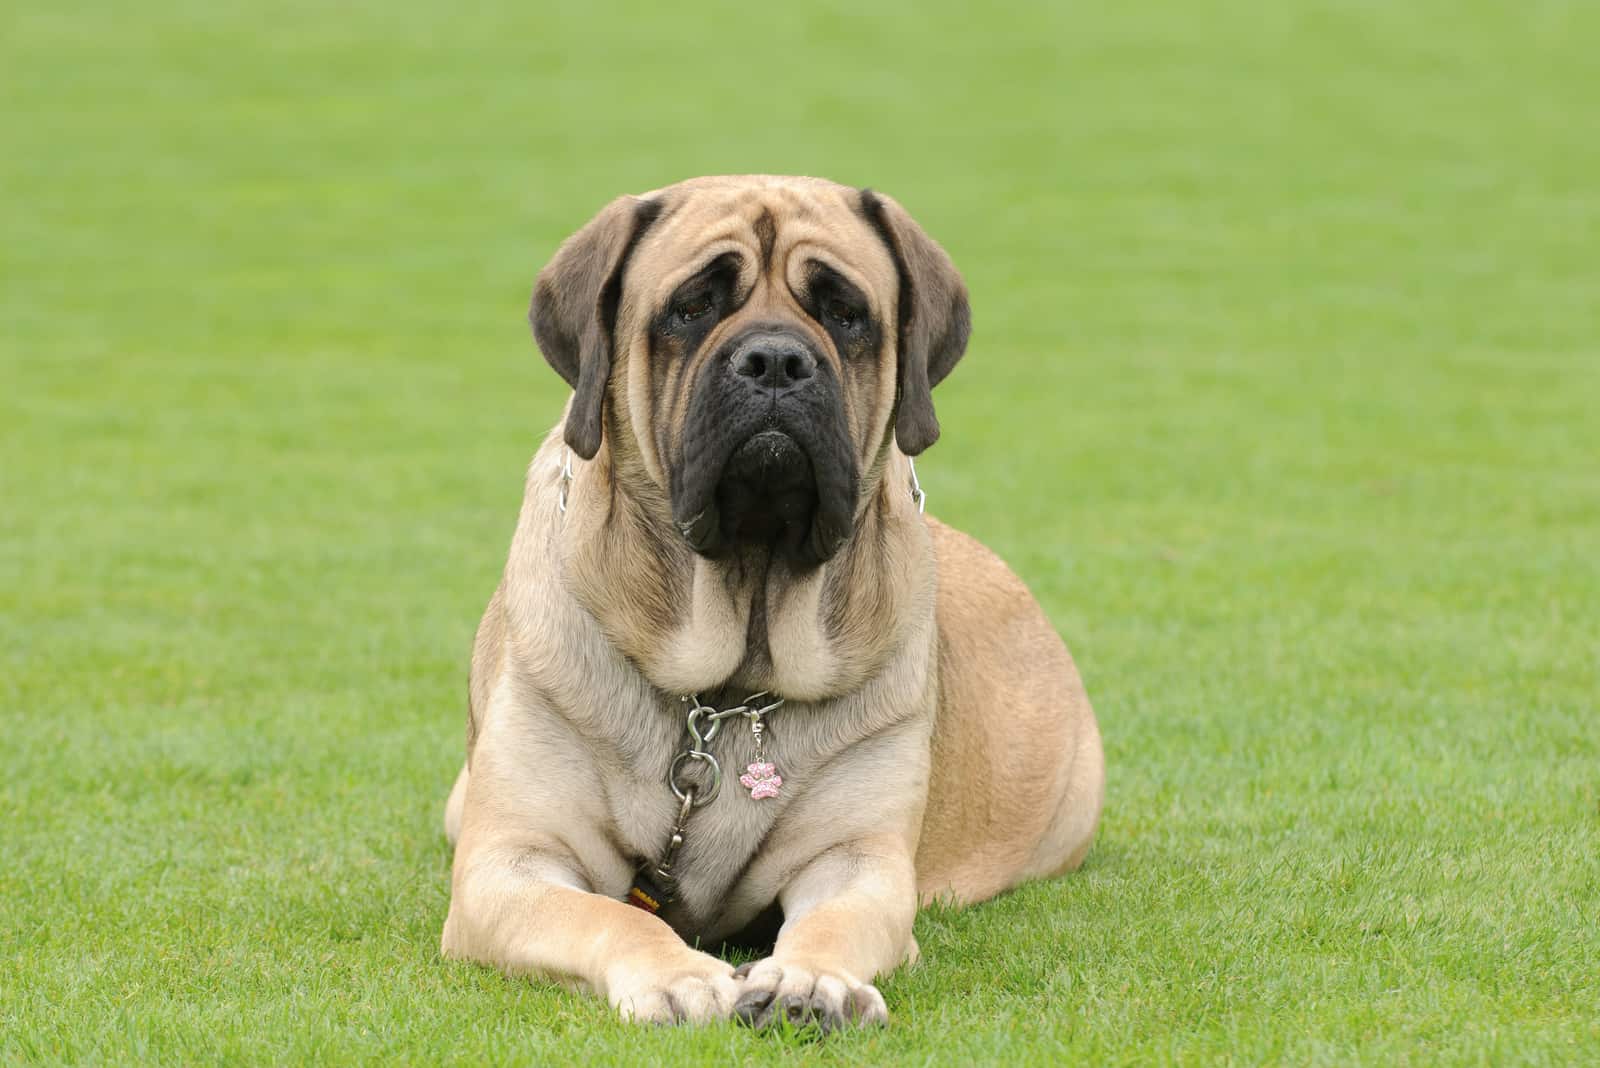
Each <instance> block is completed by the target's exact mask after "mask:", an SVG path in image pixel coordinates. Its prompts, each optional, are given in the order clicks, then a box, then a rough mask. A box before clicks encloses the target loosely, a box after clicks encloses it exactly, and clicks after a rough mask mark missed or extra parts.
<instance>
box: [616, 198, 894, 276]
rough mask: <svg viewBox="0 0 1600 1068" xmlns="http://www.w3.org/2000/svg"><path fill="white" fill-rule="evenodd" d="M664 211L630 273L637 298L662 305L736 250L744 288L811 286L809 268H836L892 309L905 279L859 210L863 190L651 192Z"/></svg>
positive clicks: (632, 262) (641, 244) (635, 256)
mask: <svg viewBox="0 0 1600 1068" xmlns="http://www.w3.org/2000/svg"><path fill="white" fill-rule="evenodd" d="M651 197H652V198H659V199H660V200H661V202H662V205H663V211H662V214H661V215H660V216H659V217H658V218H657V220H656V222H655V223H654V225H652V226H651V227H650V228H649V230H647V231H646V232H645V235H644V237H643V238H642V239H641V241H640V242H639V245H638V246H637V247H636V248H635V249H634V252H633V255H632V257H631V258H630V260H629V263H628V267H627V276H626V285H627V289H628V290H629V294H630V296H632V297H633V298H634V299H635V300H640V299H642V300H644V301H646V302H648V303H650V304H657V303H659V302H660V301H664V300H666V299H667V297H668V296H670V295H671V293H672V292H673V291H674V290H675V289H676V288H677V287H678V286H679V285H681V284H682V283H683V281H684V280H685V279H687V278H689V277H690V276H691V275H693V274H695V273H696V272H697V271H699V270H701V269H702V268H704V267H705V266H706V265H707V264H709V263H710V262H711V261H712V260H715V259H717V258H718V257H719V256H723V255H725V254H727V253H730V252H731V253H734V254H736V255H738V256H739V258H740V270H739V275H740V280H741V284H744V285H748V284H752V283H753V282H754V280H755V278H756V277H757V276H762V275H764V276H767V277H771V278H786V279H788V280H789V281H790V283H791V284H794V285H803V284H804V283H803V282H802V281H801V279H803V278H804V276H805V274H806V272H807V270H808V268H809V264H810V263H812V262H820V263H822V264H825V265H827V266H828V267H831V268H832V269H833V270H835V271H837V272H838V273H839V274H841V275H843V276H844V277H845V278H847V279H849V280H850V281H851V282H853V283H854V284H855V285H856V286H857V287H858V288H860V289H861V290H862V291H863V292H865V293H867V294H868V295H869V296H870V297H871V299H872V300H873V301H874V302H875V303H877V304H878V305H879V306H880V308H888V307H892V304H893V301H894V299H895V297H896V295H897V294H898V292H899V277H898V275H897V274H896V272H895V266H894V260H893V258H892V257H891V256H890V254H889V250H888V248H887V246H885V245H884V243H883V240H882V239H881V238H880V237H879V236H878V234H877V232H876V231H875V230H874V229H873V228H872V225H871V224H870V223H869V222H868V221H867V220H866V218H865V217H864V216H863V215H862V214H861V212H860V211H859V210H858V208H857V204H858V201H859V197H860V193H859V191H857V190H855V189H851V188H849V187H848V186H840V185H834V184H832V183H824V182H793V181H790V182H780V181H771V182H764V181H760V180H752V181H750V182H748V183H744V182H738V183H726V184H725V183H721V182H714V183H704V184H702V183H684V184H682V185H678V186H672V187H669V188H667V189H665V190H661V191H660V192H658V193H654V194H651Z"/></svg>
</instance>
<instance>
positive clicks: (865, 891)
mask: <svg viewBox="0 0 1600 1068" xmlns="http://www.w3.org/2000/svg"><path fill="white" fill-rule="evenodd" d="M778 900H779V903H780V904H781V905H782V906H783V913H784V923H783V928H782V930H780V931H779V932H778V944H777V945H776V947H774V949H773V952H772V956H770V957H768V958H767V959H766V960H762V961H757V962H755V963H754V964H748V965H745V966H744V967H742V968H740V969H739V972H738V975H739V977H740V987H741V989H740V994H739V1000H738V1003H737V1004H736V1005H735V1007H734V1012H735V1014H736V1015H737V1016H738V1017H739V1018H740V1019H741V1020H744V1021H745V1022H746V1023H750V1024H754V1025H755V1026H757V1027H762V1026H765V1025H766V1024H768V1023H771V1022H772V1021H774V1020H777V1019H779V1018H784V1019H788V1020H789V1021H790V1022H792V1023H796V1024H803V1023H806V1022H811V1021H814V1022H816V1023H817V1024H819V1025H820V1026H821V1027H822V1029H823V1030H825V1031H829V1030H834V1029H836V1028H839V1027H843V1026H844V1025H845V1024H847V1023H857V1024H866V1023H873V1024H883V1023H887V1022H888V1021H889V1010H888V1008H887V1007H886V1006H885V1005H884V1003H883V995H882V994H880V993H879V992H878V988H877V987H875V986H873V985H872V981H873V980H874V979H875V978H877V977H878V976H879V975H882V974H884V973H886V972H889V971H891V970H893V969H894V968H896V967H898V966H899V965H900V964H902V963H904V962H905V961H906V960H907V959H908V958H910V957H911V956H913V955H914V954H915V952H916V942H915V941H914V940H913V939H912V936H911V921H912V919H913V918H914V917H915V916H916V911H917V891H916V874H915V870H914V868H913V866H912V858H911V854H910V852H909V851H908V850H907V848H906V846H905V843H904V842H903V841H900V840H899V839H887V838H886V839H878V840H871V841H863V842H854V843H848V844H843V845H839V846H835V847H833V848H832V849H830V850H828V851H827V852H825V853H823V854H822V855H821V856H819V857H817V858H816V859H815V860H813V861H812V862H811V863H810V864H808V865H806V867H805V868H803V869H801V871H800V873H799V874H798V875H797V876H796V877H795V878H794V879H793V881H791V882H790V883H789V884H788V886H786V887H785V888H784V889H783V891H782V892H781V893H780V894H779V895H778Z"/></svg>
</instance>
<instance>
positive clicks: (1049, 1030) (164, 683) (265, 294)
mask: <svg viewBox="0 0 1600 1068" xmlns="http://www.w3.org/2000/svg"><path fill="white" fill-rule="evenodd" d="M867 7H871V8H872V9H873V10H874V11H882V14H866V13H864V9H866V8H867ZM271 8H272V9H271V10H268V5H234V4H221V5H219V4H213V3H199V2H192V3H188V4H181V3H170V2H163V3H160V4H157V5H153V6H152V5H145V6H139V7H133V6H128V5H111V4H100V5H95V4H81V5H79V4H44V3H39V2H25V3H24V4H23V5H22V6H20V7H18V6H15V5H12V6H8V7H7V8H6V10H5V12H4V14H3V15H0V70H3V71H4V73H3V74H0V135H3V136H0V183H3V184H0V324H3V333H0V709H3V721H0V739H3V740H0V758H3V765H0V770H3V778H0V816H3V819H4V830H3V832H0V834H3V838H0V845H3V849H0V1060H5V1061H11V1060H18V1059H20V1060H37V1061H42V1062H60V1061H102V1062H110V1063H126V1062H128V1061H133V1060H140V1061H163V1062H168V1063H205V1062H213V1061H216V1062H275V1063H284V1062H292V1061H316V1062H327V1063H332V1062H343V1061H353V1060H379V1061H393V1062H406V1063H416V1064H427V1063H434V1062H447V1061H448V1062H458V1063H463V1064H479V1063H507V1064H527V1063H563V1062H585V1061H587V1062H593V1063H629V1064H636V1063H650V1062H667V1063H686V1064H705V1065H722V1064H727V1063H729V1062H730V1061H731V1062H734V1063H748V1064H769V1063H771V1064H787V1063H796V1062H802V1061H813V1060H814V1061H817V1062H821V1063H835V1064H861V1063H881V1064H960V1063H968V1062H988V1063H996V1064H1005V1065H1012V1064H1049V1063H1083V1064H1107V1063H1138V1064H1146V1063H1161V1062H1167V1061H1172V1062H1184V1063H1204V1062H1228V1061H1232V1062H1237V1063H1262V1062H1278V1063H1348V1062H1365V1063H1372V1064H1392V1063H1401V1062H1411V1063H1419V1064H1420V1063H1434V1062H1454V1063H1507V1062H1527V1063H1552V1064H1557V1063H1577V1062H1582V1061H1594V1060H1596V1059H1600V989H1597V983H1600V980H1597V976H1600V707H1597V705H1600V414H1597V413H1600V80H1597V75H1596V69H1597V68H1596V65H1595V64H1596V60H1595V57H1596V55H1597V54H1600V9H1597V8H1596V7H1594V6H1593V5H1586V4H1581V3H1571V4H1564V3H1544V2H1531V3H1511V2H1506V3H1454V4H1447V3H1443V2H1442V0H1425V2H1419V3H1412V4H1390V3H1379V2H1375V0H1374V2H1369V3H1341V4H1333V3H1327V4H1307V3H1295V4H1288V5H1267V4H1261V3H1256V2H1245V0H1237V2H1215V0H1205V2H1199V3H1182V2H1179V0H1168V2H1165V3H1156V4H1135V5H1120V6H1118V5H1072V6H1069V5H1064V4H1060V5H1051V6H1049V7H1042V6H1041V7H1038V8H1019V9H1015V10H1012V11H1010V12H1001V11H999V10H997V9H983V10H981V11H978V10H974V11H973V12H971V13H967V12H966V10H965V9H966V5H951V6H949V7H948V8H943V7H937V6H933V5H930V4H925V3H918V4H909V3H908V4H904V5H900V6H899V7H898V9H896V10H890V8H889V6H888V5H860V4H824V5H822V6H818V5H795V6H794V7H792V8H789V9H785V10H773V11H770V12H761V13H759V14H758V13H757V12H756V11H755V10H753V9H750V8H748V7H747V5H742V4H729V5H726V6H722V7H712V6H701V7H686V6H683V5H663V6H661V7H659V8H657V9H653V10H652V13H650V14H648V15H647V16H639V15H637V14H634V15H628V16H627V17H624V16H623V14H622V13H621V10H620V9H616V10H612V9H608V8H607V7H606V6H605V5H600V4H581V5H574V6H573V7H572V8H570V9H564V10H560V11H557V10H550V11H539V10H537V7H536V5H531V4H508V5H505V6H504V7H497V8H493V9H491V8H490V7H487V6H481V5H472V6H471V9H470V10H469V9H468V8H467V7H464V6H463V7H459V8H458V6H457V5H451V6H450V7H448V8H447V7H446V6H444V5H438V6H436V7H424V6H420V5H414V4H411V3H409V2H407V0H389V2H385V3H381V4H380V3H368V2H362V3H355V4H338V5H327V4H312V3H304V2H302V3H294V4H280V5H271ZM726 171H777V172H802V173H821V174H825V175H828V176H831V177H834V178H837V179H840V180H842V181H847V182H855V183H863V184H871V185H873V186H875V187H878V188H881V189H884V190H886V191H889V192H891V193H893V194H894V195H896V196H897V197H899V198H900V199H901V200H902V201H903V202H904V203H905V204H906V205H907V206H908V207H909V208H910V209H911V210H912V211H913V212H914V213H915V214H916V215H917V216H918V217H919V218H920V219H921V220H922V221H923V222H924V223H925V224H926V225H927V227H928V229H929V230H930V231H931V232H932V233H934V234H935V235H936V236H937V237H938V238H939V239H940V240H941V241H942V242H943V243H944V244H945V245H946V246H947V247H948V248H949V249H950V251H951V252H952V254H953V255H954V256H955V259H956V261H957V263H958V264H959V265H960V266H961V267H962V269H963V270H964V271H965V273H966V277H967V279H968V281H969V283H970V285H971V289H972V294H973V300H974V305H975V312H976V319H977V334H976V338H975V343H974V345H973V347H972V350H971V352H970V353H969V355H968V357H967V361H966V363H965V365H964V366H962V367H961V368H959V369H958V370H957V372H956V374H955V375H954V376H953V377H952V379H951V380H950V381H949V383H948V384H946V385H945V386H944V387H942V388H941V390H940V391H939V394H938V398H937V399H938V401H939V411H940V415H941V418H942V421H943V423H944V427H945V436H944V438H943V440H942V441H941V442H940V444H939V445H938V446H937V447H936V448H935V449H934V450H933V451H932V452H931V453H929V454H928V456H927V458H926V462H925V463H924V464H923V465H922V468H921V473H922V478H923V483H924V485H925V486H926V487H927V488H928V490H929V492H930V495H931V502H932V507H933V510H934V511H936V512H937V513H938V514H940V515H941V516H942V517H944V518H945V519H947V520H949V521H951V522H953V523H955V524H956V525H958V526H961V527H963V528H965V529H967V530H969V531H971V532H973V533H974V534H976V535H978V536H979V537H981V538H983V539H984V540H985V541H987V542H988V543H989V544H990V545H992V546H993V547H995V548H996V549H997V550H998V551H999V552H1000V553H1001V554H1002V555H1003V556H1005V557H1006V558H1007V559H1008V560H1009V561H1011V563H1012V564H1013V565H1014V566H1015V567H1016V568H1017V570H1018V571H1019V572H1020V573H1021V574H1022V575H1023V576H1024V577H1025V578H1026V579H1027V580H1028V581H1029V583H1030V584H1031V585H1032V587H1033V589H1034V590H1035V591H1036V592H1037V593H1038V595H1039V597H1040V599H1041V600H1042V602H1043V603H1044V605H1045V608H1046V610H1047V611H1048V612H1049V613H1050V615H1051V617H1052V618H1053V620H1054V621H1055V622H1056V624H1057V625H1058V627H1059V628H1060V630H1061V631H1062V633H1063V634H1064V635H1065V636H1066V638H1067V640H1068V642H1069V644H1070V645H1071V646H1072V648H1073V650H1074V652H1075V653H1076V654H1077V656H1078V659H1079V662H1080V664H1081V666H1082V668H1083V670H1084V673H1085V675H1086V678H1087V681H1088V684H1089V689H1090V693H1091V696H1092V697H1093V699H1094V702H1095V706H1096V708H1097V710H1098V712H1099V715H1100V720H1101V724H1102V727H1103V730H1104V733H1105V739H1106V755H1107V760H1108V764H1109V774H1110V778H1109V787H1108V794H1107V804H1106V813H1105V821H1104V825H1103V829H1102V834H1101V837H1100V839H1099V844H1098V845H1097V846H1096V848H1095V850H1094V852H1093V854H1092V855H1091V858H1090V860H1089V863H1088V864H1087V866H1086V867H1085V869H1084V871H1083V872H1082V874H1080V875H1078V876H1075V877H1072V878H1069V879H1066V880H1062V881H1060V882H1056V883H1050V884H1044V885H1034V886H1030V887H1027V888H1025V889H1024V890H1022V891H1020V892H1017V893H1014V894H1012V895H1009V896H1007V897H1005V898H1003V899H1001V900H998V901H995V902H992V903H990V904H987V905H985V906H982V907H980V908H976V909H973V910H970V911H966V912H961V913H948V912H932V913H927V914H924V915H923V916H922V917H921V918H920V919H919V921H918V926H917V935H918V938H919V939H920V941H921V944H922V947H923V950H924V955H925V961H924V963H923V964H921V965H920V966H918V967H917V968H915V969H913V970H910V971H906V972H903V973H901V974H897V975H895V976H893V977H891V978H890V979H888V980H887V981H886V982H885V984H884V992H885V995H886V997H887V998H888V1002H889V1007H890V1011H891V1013H892V1014H893V1017H894V1022H893V1025H892V1027H891V1028H890V1029H889V1030H888V1031H886V1032H883V1033H880V1034H870V1035H854V1036H846V1037H843V1038H839V1039H835V1040H833V1041H830V1042H827V1043H823V1044H817V1043H812V1042H808V1041H806V1040H805V1039H803V1038H801V1037H796V1036H793V1035H790V1036H784V1035H769V1036H760V1035H753V1034H751V1033H749V1032H746V1031H743V1030H740V1029H738V1028H733V1027H726V1028H720V1027H719V1028H713V1029H709V1030H705V1031H700V1032H686V1031H645V1030H634V1029H630V1028H628V1027H625V1026H622V1025H620V1024H618V1023H616V1022H614V1021H613V1020H612V1019H611V1017H610V1015H609V1014H608V1012H607V1011H606V1010H605V1009H604V1007H603V1006H601V1005H599V1004H597V1003H596V1002H594V1001H592V1000H586V999H581V998H578V997H576V996H573V995H569V994H566V993H562V992H560V991H558V990H555V989H552V988H549V987H546V986H543V985H539V984H536V983H532V982H528V981H519V980H508V979H505V978H502V977H501V976H499V975H498V974H496V973H493V972H491V971H487V970H484V969H480V968H476V967H472V966H466V965H458V964H446V963H444V962H442V961H441V960H440V959H439V956H438V951H437V943H438V933H439V928H440V925H441V922H442V920H443V917H444V910H445V903H446V896H447V871H448V854H447V850H446V848H445V845H444V842H443V841H442V839H441V836H440V834H439V830H438V826H439V825H438V819H439V811H440V804H441V802H442V800H443V797H444V793H445V790H446V788H447V787H448V785H449V782H450V779H451V776H452V775H453V773H454V771H455V769H456V766H457V764H458V762H459V760H460V753H461V746H462V738H463V715H464V709H463V706H464V698H465V672H466V662H467V651H468V645H469V641H470V636H471V632H472V628H473V626H474V625H475V623H476V620H477V614H478V612H479V611H480V610H481V608H482V605H483V602H484V601H485V599H486V598H487V595H488V594H489V592H490V590H491V589H492V588H493V586H494V584H495V581H496V578H497V575H498V572H499V569H500V567H501V564H502V562H503V559H504V552H505V548H506V544H507V540H508V537H509V534H510V530H511V524H512V522H513V519H514V516H515V512H516V508H517V502H518V499H519V494H520V488H521V477H522V468H523V465H524V464H525V463H526V461H527V458H528V456H529V455H530V454H531V452H532V450H533V447H534V445H535V443H536V441H537V440H538V438H539V436H540V435H541V434H542V433H543V431H544V430H545V429H546V428H547V427H548V426H549V425H550V424H551V423H552V422H553V420H554V418H555V414H556V411H557V408H558V405H559V403H560V401H561V396H562V393H561V389H560V387H559V383H558V380H557V379H556V377H555V376H554V375H553V374H552V373H550V372H549V371H548V370H547V369H546V368H545V367H544V365H543V363H542V361H541V360H540V359H539V358H538V356H537V354H536V353H535V350H534V348H533V345H532V342H531V339H530V338H529V336H528V331H527V328H526V325H525V323H524V321H523V315H524V312H525V301H526V298H527V294H528V290H529V288H530V282H531V280H532V277H533V275H534V273H535V271H536V270H537V269H538V267H539V266H540V265H541V264H542V263H543V261H544V259H545V258H546V257H547V256H548V255H549V253H550V252H551V251H552V249H553V248H554V246H555V244H556V242H557V241H558V240H559V239H560V238H561V237H563V236H564V235H565V234H566V233H568V232H570V231H571V230H573V229H575V228H576V227H577V226H578V225H580V224H581V223H582V222H583V221H584V220H585V219H586V218H587V217H588V216H589V215H590V214H591V213H592V212H593V211H594V210H595V209H597V208H598V207H599V206H600V205H601V204H602V203H604V202H605V201H606V200H607V199H609V198H610V197H611V196H612V195H614V194H616V193H619V192H623V191H639V190H643V189H648V188H652V187H655V186H657V185H661V184H665V183H667V182H669V181H672V180H675V179H677V178H680V177H684V176H687V175H690V174H696V173H705V172H726Z"/></svg>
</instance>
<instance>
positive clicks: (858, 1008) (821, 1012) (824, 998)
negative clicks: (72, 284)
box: [733, 957, 889, 1032]
mask: <svg viewBox="0 0 1600 1068" xmlns="http://www.w3.org/2000/svg"><path fill="white" fill-rule="evenodd" d="M733 974H734V977H735V978H736V979H737V980H738V982H739V999H738V1000H737V1001H736V1002H735V1003H734V1006H733V1014H734V1015H735V1016H736V1017H738V1018H739V1019H740V1020H742V1021H743V1022H745V1023H747V1024H750V1025H751V1026H752V1027H766V1026H768V1025H769V1024H772V1023H776V1022H777V1021H779V1020H788V1021H789V1022H790V1023H791V1024H794V1025H795V1026H796V1027H804V1026H806V1025H808V1024H816V1025H817V1026H818V1027H820V1028H822V1030H823V1031H824V1032H827V1031H837V1030H839V1029H840V1028H842V1027H848V1026H851V1025H855V1026H858V1027H860V1026H866V1025H869V1024H870V1025H873V1026H878V1027H881V1026H883V1025H884V1024H886V1023H888V1022H889V1009H888V1006H886V1005H885V1004H884V1003H883V995H882V994H880V993H878V988H877V987H875V986H873V985H872V984H871V983H863V982H861V981H860V980H858V979H856V978H854V977H853V976H850V975H848V974H846V973H844V972H840V971H830V970H828V969H826V968H810V967H806V966H804V965H802V964H798V963H794V962H787V961H779V960H777V959H776V958H773V957H768V958H767V959H766V960H762V961H754V962H752V963H750V964H742V965H740V966H739V969H738V970H737V971H735V972H734V973H733Z"/></svg>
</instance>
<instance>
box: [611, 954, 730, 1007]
mask: <svg viewBox="0 0 1600 1068" xmlns="http://www.w3.org/2000/svg"><path fill="white" fill-rule="evenodd" d="M738 995H739V988H738V985H737V984H736V983H735V982H734V980H733V967H732V966H731V965H729V964H728V963H727V962H725V961H720V960H717V959H716V958H715V957H712V956H708V955H707V954H704V953H691V954H690V956H689V957H687V958H684V959H680V960H675V961H673V962H672V963H670V964H668V965H666V966H664V967H663V966H659V965H652V964H644V965H618V966H616V967H615V968H613V969H612V972H611V975H610V976H609V977H608V982H607V984H606V1000H608V1001H609V1002H610V1003H611V1007H612V1008H614V1009H616V1010H617V1012H618V1013H620V1014H621V1015H622V1018H623V1019H625V1020H633V1021H635V1022H637V1023H654V1024H680V1023H689V1024H702V1023H711V1022H714V1021H716V1020H726V1019H727V1018H728V1017H729V1016H730V1015H731V1014H732V1012H733V1003H734V1001H735V999H737V997H738Z"/></svg>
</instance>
